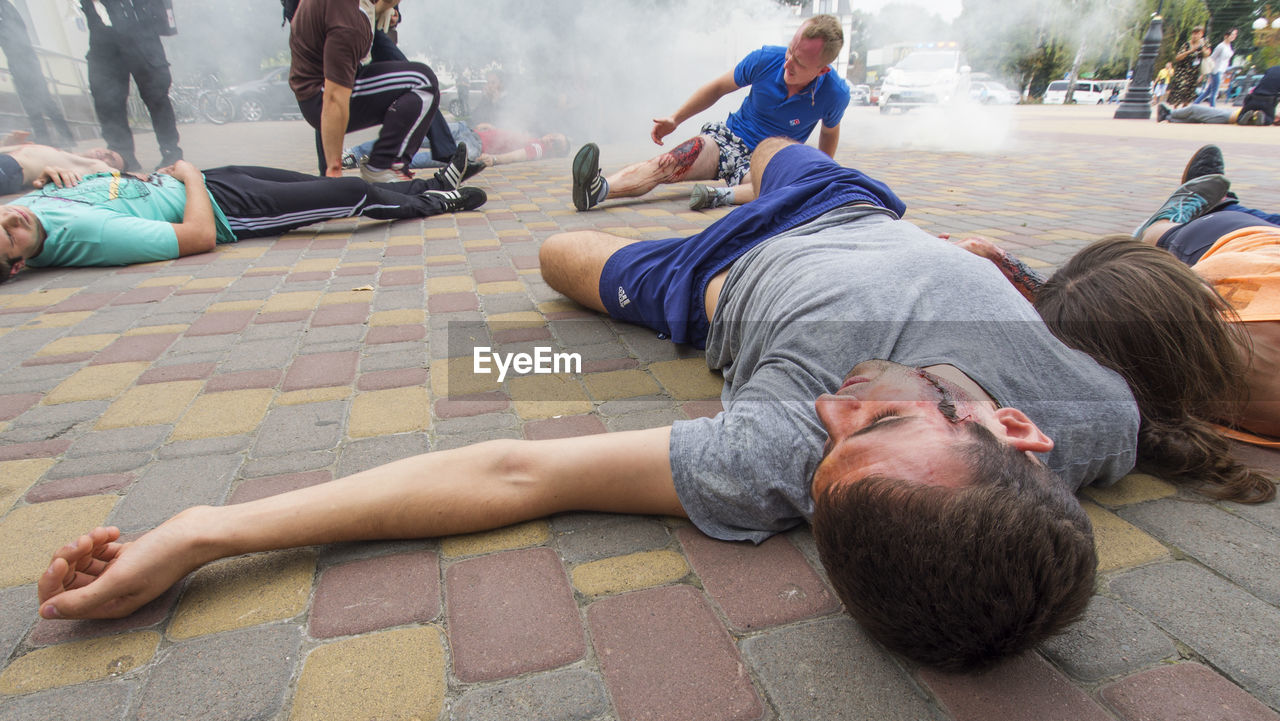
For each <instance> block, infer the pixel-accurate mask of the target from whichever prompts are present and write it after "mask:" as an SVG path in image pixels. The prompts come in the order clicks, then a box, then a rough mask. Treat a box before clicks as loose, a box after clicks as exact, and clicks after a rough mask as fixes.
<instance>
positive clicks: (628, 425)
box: [605, 407, 685, 432]
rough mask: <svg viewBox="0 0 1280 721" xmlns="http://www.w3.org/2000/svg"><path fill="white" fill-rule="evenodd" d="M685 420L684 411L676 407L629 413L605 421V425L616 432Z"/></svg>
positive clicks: (638, 429)
mask: <svg viewBox="0 0 1280 721" xmlns="http://www.w3.org/2000/svg"><path fill="white" fill-rule="evenodd" d="M682 420H685V415H684V413H682V412H680V410H679V409H677V408H675V407H671V408H665V409H659V410H652V411H640V412H638V413H627V414H625V415H620V416H617V417H614V418H609V419H608V420H606V421H605V426H606V427H607V428H608V429H609V430H610V431H614V432H618V431H640V430H645V429H648V428H661V427H663V426H669V425H671V424H672V423H674V422H675V421H682Z"/></svg>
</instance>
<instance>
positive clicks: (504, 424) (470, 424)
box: [432, 413, 520, 438]
mask: <svg viewBox="0 0 1280 721" xmlns="http://www.w3.org/2000/svg"><path fill="white" fill-rule="evenodd" d="M519 424H520V419H519V418H517V417H516V415H515V414H514V413H483V414H481V415H478V416H462V417H460V418H441V419H439V420H437V421H435V423H434V424H433V425H432V430H433V431H435V432H436V433H437V434H439V435H442V436H448V435H458V434H467V435H470V434H473V433H484V432H486V431H497V430H509V429H513V428H517V426H518V425H519ZM503 437H504V438H505V437H506V436H503Z"/></svg>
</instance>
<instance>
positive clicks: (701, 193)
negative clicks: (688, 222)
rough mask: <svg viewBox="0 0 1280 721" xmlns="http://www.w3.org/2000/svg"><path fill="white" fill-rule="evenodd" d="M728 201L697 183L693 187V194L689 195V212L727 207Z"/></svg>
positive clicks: (709, 188)
mask: <svg viewBox="0 0 1280 721" xmlns="http://www.w3.org/2000/svg"><path fill="white" fill-rule="evenodd" d="M728 204H729V201H728V200H726V199H725V197H724V196H723V195H721V194H720V193H719V192H717V191H716V189H715V188H713V187H711V186H709V185H703V184H702V183H698V184H697V185H695V186H693V192H692V193H690V194H689V210H705V209H707V208H719V207H720V206H722V205H728Z"/></svg>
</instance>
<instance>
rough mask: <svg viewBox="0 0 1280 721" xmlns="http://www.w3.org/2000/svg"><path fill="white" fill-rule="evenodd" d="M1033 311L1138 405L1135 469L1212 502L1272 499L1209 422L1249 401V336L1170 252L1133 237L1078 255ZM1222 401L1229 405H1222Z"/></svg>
mask: <svg viewBox="0 0 1280 721" xmlns="http://www.w3.org/2000/svg"><path fill="white" fill-rule="evenodd" d="M1034 303H1035V306H1036V310H1038V311H1039V312H1040V317H1042V318H1043V319H1044V322H1045V324H1046V325H1048V326H1049V329H1050V330H1051V331H1052V332H1053V334H1054V335H1056V336H1057V337H1058V338H1059V339H1060V340H1062V342H1064V343H1066V344H1067V345H1069V346H1071V347H1072V348H1076V349H1079V350H1082V351H1084V352H1085V353H1088V354H1089V355H1090V356H1093V358H1094V359H1096V360H1097V361H1098V362H1099V363H1101V364H1103V365H1105V366H1107V367H1108V368H1111V369H1112V370H1114V371H1116V372H1117V373H1119V374H1120V375H1121V376H1123V377H1124V379H1125V381H1126V382H1127V383H1128V384H1129V388H1130V390H1131V391H1132V392H1133V396H1134V399H1135V400H1136V401H1137V402H1138V411H1139V413H1140V414H1141V417H1142V420H1141V425H1140V427H1139V430H1138V467H1139V468H1142V469H1143V470H1147V471H1150V472H1151V473H1153V474H1155V475H1158V476H1161V477H1162V478H1166V479H1168V480H1170V481H1173V482H1176V483H1181V484H1185V485H1189V486H1191V487H1194V488H1195V489H1196V490H1198V491H1200V492H1202V493H1204V494H1205V495H1208V496H1210V497H1213V498H1222V499H1230V500H1234V501H1240V502H1245V503H1251V502H1262V501H1266V500H1270V499H1271V498H1273V497H1274V496H1275V483H1274V482H1272V481H1271V480H1270V479H1268V478H1266V477H1265V476H1263V475H1262V474H1260V473H1257V472H1256V471H1253V470H1250V469H1249V468H1247V467H1245V466H1243V465H1241V464H1240V463H1237V462H1236V461H1235V460H1234V459H1233V458H1231V448H1230V444H1229V443H1228V442H1227V440H1226V439H1225V438H1223V437H1222V436H1221V435H1220V434H1219V433H1217V432H1216V431H1215V430H1214V429H1213V427H1212V426H1211V425H1210V424H1209V423H1208V422H1207V420H1206V419H1208V418H1212V417H1215V415H1217V412H1219V411H1221V409H1222V407H1223V406H1224V405H1228V404H1230V405H1234V404H1235V403H1238V402H1239V401H1241V400H1243V399H1244V398H1245V388H1244V384H1243V379H1244V376H1245V371H1246V369H1247V368H1248V366H1249V357H1248V353H1249V351H1248V347H1249V346H1248V340H1247V337H1246V336H1245V335H1244V334H1243V333H1241V332H1240V330H1239V329H1238V328H1237V327H1235V326H1234V325H1233V324H1232V323H1229V322H1227V321H1226V320H1224V318H1232V317H1234V312H1233V311H1232V310H1231V306H1229V305H1228V304H1227V302H1226V301H1224V300H1223V299H1222V297H1221V296H1219V295H1218V294H1217V293H1216V292H1215V291H1214V290H1213V288H1212V287H1211V286H1210V285H1209V284H1208V283H1206V282H1205V281H1204V280H1203V279H1201V278H1200V277H1199V276H1197V275H1196V274H1195V273H1194V272H1193V271H1192V270H1191V269H1190V268H1188V267H1187V266H1186V265H1184V264H1183V263H1182V262H1181V261H1179V260H1178V259H1177V258H1175V257H1174V256H1173V255H1171V254H1170V253H1168V252H1166V251H1164V250H1161V249H1159V248H1155V247H1153V246H1150V245H1146V244H1144V243H1140V242H1138V241H1136V240H1133V239H1132V238H1129V237H1127V236H1111V237H1107V238H1103V239H1102V240H1099V241H1098V242H1096V243H1093V244H1092V245H1090V246H1088V247H1086V248H1085V249H1084V250H1081V251H1080V252H1079V253H1077V254H1076V255H1075V256H1073V257H1072V258H1071V259H1070V260H1069V261H1067V263H1066V265H1064V266H1063V267H1062V269H1061V270H1059V271H1058V272H1057V273H1054V274H1053V276H1052V277H1051V278H1050V279H1049V280H1048V281H1047V282H1046V283H1045V284H1044V286H1042V287H1041V288H1040V290H1039V292H1038V293H1037V295H1036V297H1035V301H1034ZM1224 401H1225V402H1226V403H1224Z"/></svg>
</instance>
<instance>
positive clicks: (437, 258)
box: [423, 253, 467, 265]
mask: <svg viewBox="0 0 1280 721" xmlns="http://www.w3.org/2000/svg"><path fill="white" fill-rule="evenodd" d="M423 262H424V263H425V264H426V265H449V264H452V263H465V262H467V256H465V255H459V254H457V253H450V254H447V255H428V256H427V257H426V258H425V259H423Z"/></svg>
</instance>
